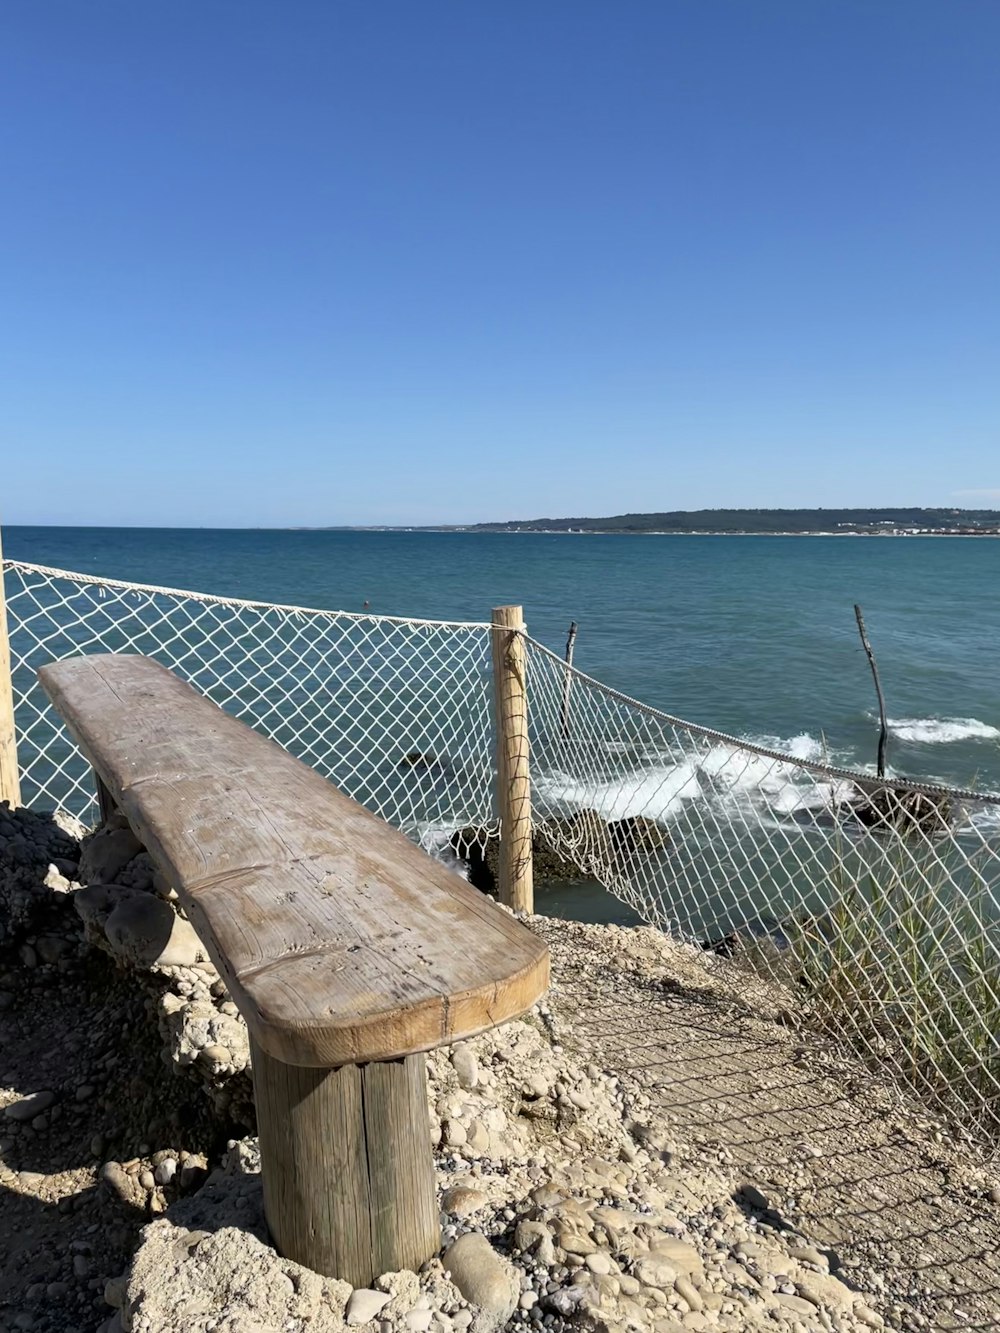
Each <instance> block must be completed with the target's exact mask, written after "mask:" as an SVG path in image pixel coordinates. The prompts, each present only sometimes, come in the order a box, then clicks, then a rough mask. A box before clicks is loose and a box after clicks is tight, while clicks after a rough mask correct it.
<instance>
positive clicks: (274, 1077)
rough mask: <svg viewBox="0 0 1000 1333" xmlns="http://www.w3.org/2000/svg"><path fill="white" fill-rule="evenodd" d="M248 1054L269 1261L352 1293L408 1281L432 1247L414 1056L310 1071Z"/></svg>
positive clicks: (436, 1236) (418, 1062)
mask: <svg viewBox="0 0 1000 1333" xmlns="http://www.w3.org/2000/svg"><path fill="white" fill-rule="evenodd" d="M251 1050H252V1059H253V1082H254V1098H255V1101H256V1104H257V1130H258V1134H259V1136H260V1157H261V1176H262V1179H263V1184H264V1211H265V1214H266V1217H267V1225H268V1228H269V1230H270V1232H271V1237H272V1239H273V1241H274V1243H275V1245H276V1247H277V1249H278V1250H279V1252H280V1253H281V1254H283V1255H285V1256H286V1257H287V1258H289V1259H294V1260H295V1262H296V1263H300V1264H304V1265H305V1266H306V1267H307V1268H311V1269H313V1270H314V1271H315V1272H317V1273H323V1274H324V1275H326V1276H328V1277H339V1278H343V1279H344V1280H346V1281H347V1282H350V1283H351V1285H352V1286H355V1287H368V1286H371V1284H372V1282H373V1281H374V1279H375V1278H377V1277H378V1276H379V1275H380V1274H382V1273H389V1272H396V1271H398V1270H399V1269H401V1268H409V1269H419V1268H420V1266H421V1264H424V1263H426V1261H427V1260H428V1259H430V1258H431V1256H432V1255H434V1254H436V1253H437V1251H438V1249H439V1247H440V1243H441V1235H440V1227H439V1217H438V1205H437V1195H436V1191H435V1182H434V1160H433V1155H432V1151H431V1139H430V1123H429V1117H428V1111H427V1076H426V1069H425V1058H424V1056H423V1055H408V1056H406V1057H405V1058H403V1059H400V1060H388V1061H380V1062H378V1063H371V1064H365V1065H342V1066H341V1067H340V1068H339V1069H310V1068H305V1067H303V1066H301V1065H286V1064H284V1063H282V1062H281V1061H280V1060H276V1059H275V1058H274V1057H273V1056H271V1055H268V1054H267V1052H266V1051H263V1050H261V1048H260V1046H259V1045H258V1044H257V1043H256V1042H253V1043H252V1046H251Z"/></svg>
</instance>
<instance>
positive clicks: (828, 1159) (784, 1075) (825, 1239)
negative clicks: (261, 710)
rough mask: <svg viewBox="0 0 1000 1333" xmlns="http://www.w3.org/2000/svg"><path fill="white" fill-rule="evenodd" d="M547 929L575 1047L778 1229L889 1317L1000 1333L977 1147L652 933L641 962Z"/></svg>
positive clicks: (992, 1174)
mask: <svg viewBox="0 0 1000 1333" xmlns="http://www.w3.org/2000/svg"><path fill="white" fill-rule="evenodd" d="M536 920H538V919H537V918H536ZM540 928H541V929H542V931H543V933H545V934H546V935H547V937H548V938H549V942H550V945H551V947H552V952H553V963H554V971H555V973H556V977H557V984H556V989H555V992H554V1004H555V1008H556V1011H557V1012H558V1013H559V1014H560V1015H561V1016H562V1017H563V1018H564V1020H566V1026H567V1028H571V1029H572V1031H571V1032H570V1033H568V1035H567V1036H566V1038H565V1040H566V1041H567V1042H568V1043H575V1044H576V1045H577V1046H578V1047H579V1048H580V1049H585V1050H586V1053H587V1054H588V1056H590V1057H591V1058H597V1059H599V1060H600V1062H601V1063H602V1064H604V1065H605V1067H608V1068H614V1069H616V1070H619V1071H622V1072H623V1073H624V1074H625V1076H626V1077H627V1078H628V1079H629V1080H630V1081H631V1082H632V1083H633V1084H634V1085H636V1086H638V1087H640V1088H642V1089H643V1090H644V1091H645V1093H646V1094H647V1095H648V1096H649V1098H650V1101H651V1104H652V1107H653V1109H654V1110H657V1111H659V1113H660V1114H661V1115H662V1117H663V1118H664V1120H665V1121H666V1122H668V1124H669V1125H670V1126H671V1127H672V1130H673V1131H674V1132H675V1133H676V1137H677V1140H678V1141H679V1142H687V1143H689V1144H691V1143H694V1144H697V1145H699V1146H700V1148H701V1150H702V1152H703V1153H708V1154H713V1153H714V1154H716V1155H717V1156H720V1157H721V1161H722V1162H732V1163H735V1164H736V1165H737V1166H739V1167H741V1168H743V1169H744V1170H745V1172H746V1173H747V1176H748V1177H749V1178H750V1179H752V1180H753V1182H754V1183H755V1184H756V1185H757V1187H758V1188H759V1189H760V1190H761V1192H762V1193H763V1194H764V1195H765V1196H766V1197H767V1199H768V1202H769V1204H770V1207H771V1209H772V1210H773V1211H774V1213H775V1214H776V1215H777V1217H778V1218H780V1219H781V1221H782V1223H784V1224H787V1225H789V1226H793V1227H794V1228H795V1229H796V1230H797V1231H800V1232H801V1233H803V1234H804V1235H805V1236H806V1237H807V1238H808V1239H809V1240H810V1242H811V1243H812V1244H814V1245H816V1246H818V1247H820V1248H829V1249H832V1250H834V1251H835V1253H836V1256H837V1259H838V1260H839V1263H840V1264H841V1265H842V1275H843V1276H844V1277H845V1278H846V1279H847V1280H849V1281H852V1282H853V1281H855V1280H856V1281H857V1283H858V1285H859V1286H861V1287H863V1288H864V1289H866V1290H867V1291H869V1292H879V1293H881V1298H882V1299H881V1302H880V1308H881V1313H882V1314H883V1315H884V1316H885V1317H886V1318H890V1319H893V1322H896V1321H901V1322H903V1323H904V1325H905V1324H906V1323H907V1322H909V1323H910V1324H911V1325H912V1326H916V1327H920V1326H921V1324H920V1319H921V1318H922V1319H924V1320H925V1321H926V1324H925V1325H924V1326H926V1327H929V1328H935V1329H997V1328H1000V1171H997V1170H996V1169H995V1168H994V1167H993V1166H992V1165H991V1163H990V1162H989V1161H988V1160H987V1158H986V1157H985V1156H984V1155H983V1154H982V1152H980V1151H978V1150H977V1148H976V1146H975V1145H974V1144H971V1143H970V1142H968V1141H967V1140H965V1139H964V1136H956V1135H954V1134H950V1135H949V1134H948V1133H947V1132H945V1131H942V1129H941V1128H940V1127H938V1126H937V1125H936V1122H935V1121H934V1120H933V1119H932V1117H931V1116H930V1115H929V1114H928V1115H925V1114H922V1113H921V1111H920V1108H919V1107H914V1106H913V1105H912V1104H907V1103H906V1102H905V1100H904V1099H903V1098H902V1097H900V1096H899V1095H898V1094H897V1093H895V1092H894V1091H893V1090H891V1089H889V1088H887V1087H886V1086H885V1085H880V1084H879V1083H878V1082H876V1081H875V1080H874V1079H873V1078H871V1077H870V1076H868V1075H866V1074H865V1073H864V1072H859V1071H858V1070H857V1069H855V1068H853V1067H852V1066H849V1065H848V1064H846V1063H844V1062H842V1061H839V1060H838V1059H837V1058H835V1056H834V1055H832V1054H831V1053H830V1052H829V1051H828V1050H824V1049H823V1047H822V1046H821V1045H820V1043H818V1042H816V1041H813V1040H812V1039H810V1038H808V1037H803V1036H802V1035H801V1034H798V1033H796V1032H795V1031H794V1030H792V1029H789V1028H788V1027H786V1026H782V1025H781V1024H780V1023H779V1022H776V1021H774V1020H773V1019H771V1020H769V1019H768V1018H767V1017H766V1016H763V1017H762V1016H761V1012H760V1008H759V1007H758V1009H757V1012H754V1011H753V1009H752V1008H751V1007H750V1005H748V1004H747V1003H745V1002H740V1001H738V1000H736V999H734V997H733V993H732V991H731V988H730V993H729V994H728V995H727V994H726V987H725V985H724V984H719V983H718V982H716V981H714V980H711V981H710V979H709V974H708V973H706V971H705V969H704V967H703V966H702V965H701V964H700V962H697V961H696V962H691V963H686V964H685V963H683V962H682V961H681V962H679V961H678V959H677V957H676V951H664V950H663V949H660V948H658V947H657V946H656V945H655V944H654V943H653V942H652V940H653V936H652V932H642V936H643V937H648V940H647V943H648V948H647V950H646V952H645V954H644V955H643V954H642V953H640V954H637V953H636V952H635V947H634V939H635V936H634V935H633V944H632V945H631V946H629V945H628V944H627V943H626V942H624V941H623V943H622V945H621V947H620V948H618V949H615V948H611V949H610V950H609V949H608V948H607V946H606V945H605V944H604V943H603V940H604V939H606V938H607V936H606V935H605V936H603V937H602V936H600V935H598V934H597V933H595V932H593V931H591V930H590V929H589V928H587V927H577V926H566V925H565V924H558V925H555V924H553V925H548V926H547V925H546V924H544V923H541V925H540ZM582 1034H586V1035H585V1038H583V1036H582ZM911 1310H914V1311H917V1312H918V1314H917V1317H916V1318H915V1319H913V1318H910V1319H909V1320H908V1321H907V1319H905V1318H904V1312H906V1311H911Z"/></svg>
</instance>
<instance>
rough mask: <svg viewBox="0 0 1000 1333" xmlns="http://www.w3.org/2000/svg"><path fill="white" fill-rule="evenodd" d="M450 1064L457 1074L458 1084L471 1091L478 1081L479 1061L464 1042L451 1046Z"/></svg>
mask: <svg viewBox="0 0 1000 1333" xmlns="http://www.w3.org/2000/svg"><path fill="white" fill-rule="evenodd" d="M451 1064H452V1068H453V1069H454V1071H455V1073H456V1075H457V1076H458V1086H459V1087H460V1088H464V1089H465V1091H466V1092H469V1091H471V1090H472V1089H473V1088H474V1087H475V1086H476V1085H477V1084H478V1082H479V1062H478V1060H477V1059H476V1057H475V1055H473V1053H472V1051H471V1050H470V1049H469V1047H468V1046H467V1045H466V1044H465V1043H464V1042H463V1043H462V1044H461V1045H460V1046H454V1047H452V1051H451Z"/></svg>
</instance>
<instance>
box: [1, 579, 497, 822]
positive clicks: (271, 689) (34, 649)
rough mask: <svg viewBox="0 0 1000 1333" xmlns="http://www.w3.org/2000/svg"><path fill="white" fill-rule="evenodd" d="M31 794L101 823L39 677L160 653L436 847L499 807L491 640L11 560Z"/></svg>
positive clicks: (24, 780)
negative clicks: (66, 662) (86, 658)
mask: <svg viewBox="0 0 1000 1333" xmlns="http://www.w3.org/2000/svg"><path fill="white" fill-rule="evenodd" d="M4 569H5V572H6V580H5V583H6V591H7V612H8V621H9V625H8V628H9V634H10V647H11V674H12V681H13V689H14V712H15V719H16V724H17V746H18V758H19V765H20V769H21V797H22V800H23V801H24V803H25V804H26V805H35V806H40V807H48V808H51V809H59V810H64V811H66V812H68V813H71V814H74V815H76V816H78V817H79V818H80V819H82V820H83V822H84V823H92V822H93V821H94V820H95V819H96V818H97V803H96V797H95V792H94V785H93V778H92V776H91V772H90V768H89V765H88V764H87V762H86V760H85V759H84V757H83V756H82V755H81V754H80V752H79V751H78V750H77V748H76V747H75V745H73V743H72V742H71V741H70V739H69V737H68V736H67V734H66V732H65V730H64V728H63V726H62V723H61V720H60V719H59V718H58V716H57V715H56V713H55V712H54V710H53V709H52V707H51V705H50V704H49V702H48V699H47V698H46V696H45V694H44V692H43V690H42V689H41V686H40V685H39V684H38V681H37V679H36V676H35V672H36V671H37V669H38V667H40V666H43V665H44V664H45V663H47V662H52V661H54V660H56V659H58V658H63V657H67V656H71V655H75V654H78V653H100V652H129V653H141V654H143V655H145V656H148V657H152V658H155V659H156V660H157V661H159V662H162V663H163V664H164V665H165V666H167V667H170V669H171V670H173V671H176V672H177V673H178V674H179V675H180V676H182V677H183V678H184V679H185V680H188V681H190V683H191V684H192V685H194V686H196V687H197V689H199V690H200V691H201V692H202V693H203V694H207V695H208V696H209V697H210V698H211V699H213V700H214V701H215V702H216V703H218V704H219V705H221V707H223V708H224V709H226V711H227V712H230V713H234V714H235V715H236V716H237V717H240V718H242V719H243V720H244V721H245V722H247V723H249V724H250V725H251V726H253V727H255V728H256V729H257V730H258V731H261V732H263V733H264V734H265V735H267V736H270V737H271V738H272V739H273V740H275V741H277V742H278V743H279V744H280V745H283V746H284V747H285V748H286V749H288V750H290V751H291V752H292V753H293V754H294V755H296V756H297V757H298V758H300V759H302V760H304V761H305V762H306V763H308V764H310V765H312V766H313V767H314V768H316V769H318V770H319V771H320V772H321V773H323V774H324V776H326V777H328V778H330V779H331V780H332V781H333V782H335V783H336V784H337V786H338V787H340V788H341V789H342V790H343V791H346V792H347V793H348V794H349V795H350V796H352V797H354V798H355V799H356V800H358V801H360V802H361V803H362V804H364V805H366V806H367V807H368V808H369V809H371V810H374V811H375V812H376V813H377V814H379V815H381V816H382V817H383V818H384V819H385V820H387V822H389V823H391V824H393V825H395V826H396V827H397V828H402V829H403V830H404V831H406V832H408V833H410V834H412V835H414V836H416V837H418V838H419V839H420V840H422V841H423V842H424V843H425V845H427V846H428V847H429V848H433V847H434V846H435V845H436V842H437V841H438V840H439V839H440V837H441V836H442V834H441V831H442V830H447V829H451V828H453V827H455V826H456V825H457V824H461V823H462V822H469V821H471V820H481V821H484V822H486V823H489V821H490V819H491V817H492V811H493V777H492V771H493V761H492V702H491V689H492V685H491V670H490V630H489V626H488V625H485V624H472V623H458V622H456V623H443V622H435V621H422V620H403V619H396V618H391V617H385V616H368V615H355V614H352V613H349V612H339V611H316V610H307V609H304V608H297V607H288V606H275V605H271V604H268V603H259V602H247V601H239V600H236V599H233V598H226V597H213V596H208V595H205V594H201V593H192V592H181V591H178V590H176V589H169V588H158V587H150V586H145V585H140V584H132V583H125V582H121V581H116V580H110V579H100V578H95V577H90V576H87V575H82V574H74V573H68V572H66V571H62V570H54V569H47V568H44V567H42V566H38V565H27V564H21V563H17V562H13V561H7V562H5V564H4Z"/></svg>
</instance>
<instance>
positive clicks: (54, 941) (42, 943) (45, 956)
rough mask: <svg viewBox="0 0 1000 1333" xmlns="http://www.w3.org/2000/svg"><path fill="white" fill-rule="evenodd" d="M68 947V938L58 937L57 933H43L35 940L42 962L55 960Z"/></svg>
mask: <svg viewBox="0 0 1000 1333" xmlns="http://www.w3.org/2000/svg"><path fill="white" fill-rule="evenodd" d="M69 947H70V944H69V940H64V939H60V938H59V936H58V935H43V936H42V937H41V939H39V940H36V942H35V948H36V949H37V950H38V956H39V958H41V960H42V962H43V963H54V962H56V961H57V960H58V959H59V958H61V957H62V955H63V954H64V953H65V952H66V950H67V949H68V948H69Z"/></svg>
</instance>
